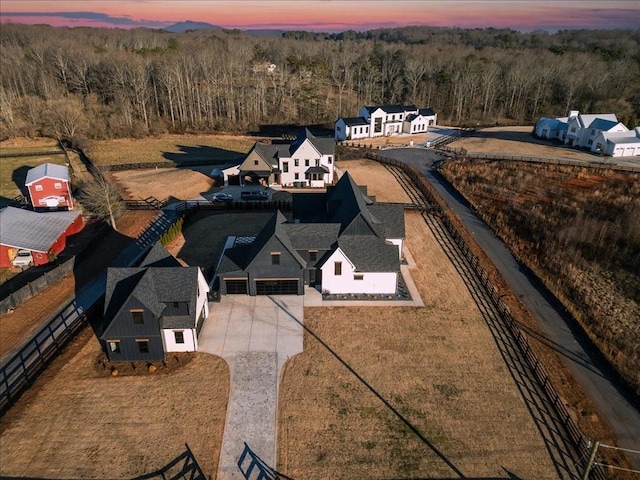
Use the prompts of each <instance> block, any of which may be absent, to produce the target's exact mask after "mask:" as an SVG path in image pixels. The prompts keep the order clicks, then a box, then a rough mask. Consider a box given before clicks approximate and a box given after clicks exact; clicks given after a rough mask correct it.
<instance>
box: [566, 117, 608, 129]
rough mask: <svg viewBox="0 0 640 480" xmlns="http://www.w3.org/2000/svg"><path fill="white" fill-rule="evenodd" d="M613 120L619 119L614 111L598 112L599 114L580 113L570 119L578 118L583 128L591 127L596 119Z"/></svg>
mask: <svg viewBox="0 0 640 480" xmlns="http://www.w3.org/2000/svg"><path fill="white" fill-rule="evenodd" d="M599 118H600V119H603V120H611V121H614V122H617V121H618V119H617V118H616V115H615V114H614V113H598V114H580V115H578V116H577V117H571V118H570V120H573V119H576V120H577V122H578V124H579V125H580V126H581V127H582V128H587V127H589V126H590V125H591V124H592V123H593V121H594V120H596V119H599Z"/></svg>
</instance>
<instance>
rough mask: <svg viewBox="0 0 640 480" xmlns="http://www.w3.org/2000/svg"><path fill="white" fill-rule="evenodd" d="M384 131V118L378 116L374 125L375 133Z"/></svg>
mask: <svg viewBox="0 0 640 480" xmlns="http://www.w3.org/2000/svg"><path fill="white" fill-rule="evenodd" d="M380 132H382V118H376V119H375V124H374V125H373V133H380Z"/></svg>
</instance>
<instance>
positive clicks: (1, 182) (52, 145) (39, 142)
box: [0, 139, 67, 208]
mask: <svg viewBox="0 0 640 480" xmlns="http://www.w3.org/2000/svg"><path fill="white" fill-rule="evenodd" d="M54 150H57V151H59V152H60V153H61V154H60V155H47V154H43V152H51V151H54ZM16 154H20V155H24V154H29V156H20V157H12V156H11V155H16ZM0 155H2V158H0V162H1V163H0V208H2V207H4V206H6V205H7V204H8V202H9V201H10V200H12V199H13V198H15V197H16V196H18V195H20V194H23V195H26V194H27V191H26V189H25V188H24V182H25V180H26V178H27V172H28V171H29V169H31V168H33V167H37V166H38V165H40V164H42V163H55V164H56V165H66V164H67V159H66V157H65V156H64V155H62V150H60V148H59V147H58V144H57V143H56V142H55V141H52V140H51V139H35V140H33V142H32V143H30V142H29V141H28V140H26V139H20V141H17V140H15V141H5V142H2V143H0Z"/></svg>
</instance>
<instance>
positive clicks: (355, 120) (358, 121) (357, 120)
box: [342, 117, 369, 127]
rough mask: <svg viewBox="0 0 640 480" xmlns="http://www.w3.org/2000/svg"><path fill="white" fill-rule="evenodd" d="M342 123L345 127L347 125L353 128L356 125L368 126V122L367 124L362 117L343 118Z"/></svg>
mask: <svg viewBox="0 0 640 480" xmlns="http://www.w3.org/2000/svg"><path fill="white" fill-rule="evenodd" d="M342 121H343V122H344V124H345V125H349V126H350V127H355V126H356V125H369V122H367V120H366V119H365V118H363V117H348V118H344V117H343V118H342Z"/></svg>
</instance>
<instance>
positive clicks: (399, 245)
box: [386, 238, 404, 259]
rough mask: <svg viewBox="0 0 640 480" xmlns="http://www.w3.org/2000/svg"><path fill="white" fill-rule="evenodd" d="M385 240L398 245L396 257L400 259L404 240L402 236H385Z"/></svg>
mask: <svg viewBox="0 0 640 480" xmlns="http://www.w3.org/2000/svg"><path fill="white" fill-rule="evenodd" d="M386 240H387V242H389V243H391V244H393V245H396V246H397V247H398V258H400V259H402V246H403V243H404V240H402V238H387V239H386Z"/></svg>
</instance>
